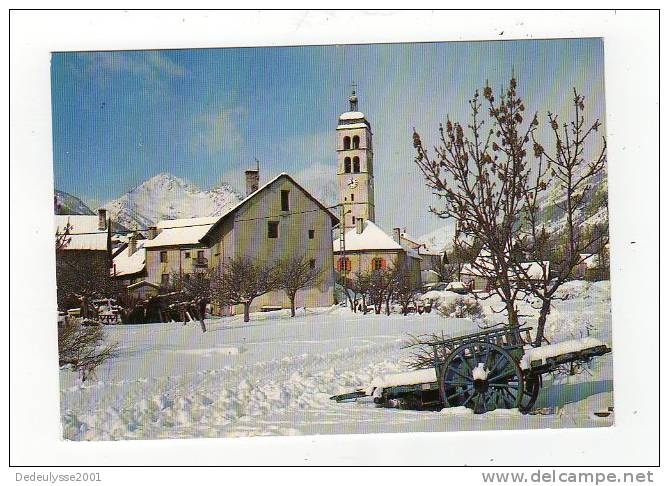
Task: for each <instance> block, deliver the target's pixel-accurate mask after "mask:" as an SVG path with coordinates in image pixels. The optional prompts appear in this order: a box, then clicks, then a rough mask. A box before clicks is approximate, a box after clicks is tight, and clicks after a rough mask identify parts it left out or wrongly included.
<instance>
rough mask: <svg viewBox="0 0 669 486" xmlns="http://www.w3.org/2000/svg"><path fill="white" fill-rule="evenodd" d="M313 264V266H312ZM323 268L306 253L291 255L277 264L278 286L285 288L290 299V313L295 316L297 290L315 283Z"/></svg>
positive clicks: (281, 288)
mask: <svg viewBox="0 0 669 486" xmlns="http://www.w3.org/2000/svg"><path fill="white" fill-rule="evenodd" d="M312 265H313V266H312ZM320 274H321V269H320V268H317V267H316V265H315V262H312V261H310V259H308V258H306V257H305V256H304V255H301V256H296V257H290V258H286V259H283V260H281V261H279V263H278V265H277V276H276V277H277V279H276V280H277V288H278V289H280V290H283V291H284V292H286V294H287V295H288V298H289V299H290V315H291V317H295V297H296V296H297V292H298V291H300V290H302V289H304V288H307V287H310V286H313V285H315V284H316V283H317V282H318V280H319V277H320Z"/></svg>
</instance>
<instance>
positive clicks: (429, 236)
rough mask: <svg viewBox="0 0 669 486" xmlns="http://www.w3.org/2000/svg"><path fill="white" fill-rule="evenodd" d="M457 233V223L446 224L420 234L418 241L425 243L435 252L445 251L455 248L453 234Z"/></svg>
mask: <svg viewBox="0 0 669 486" xmlns="http://www.w3.org/2000/svg"><path fill="white" fill-rule="evenodd" d="M454 235H455V225H454V224H453V223H449V224H446V225H445V226H442V227H441V228H438V229H436V230H434V231H431V232H429V233H426V234H424V235H423V236H420V237H419V238H417V239H418V243H423V244H424V245H425V246H426V247H427V249H428V250H429V251H431V252H434V253H444V252H445V251H450V250H451V249H452V248H453V236H454Z"/></svg>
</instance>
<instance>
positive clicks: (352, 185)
mask: <svg viewBox="0 0 669 486" xmlns="http://www.w3.org/2000/svg"><path fill="white" fill-rule="evenodd" d="M348 187H350V188H351V189H355V188H356V187H358V179H354V178H352V177H351V178H350V179H349V180H348Z"/></svg>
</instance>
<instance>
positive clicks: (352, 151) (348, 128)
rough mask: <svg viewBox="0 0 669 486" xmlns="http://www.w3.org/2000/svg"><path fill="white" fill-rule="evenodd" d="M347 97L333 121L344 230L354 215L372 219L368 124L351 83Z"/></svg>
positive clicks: (371, 171)
mask: <svg viewBox="0 0 669 486" xmlns="http://www.w3.org/2000/svg"><path fill="white" fill-rule="evenodd" d="M348 101H349V105H350V106H349V107H350V110H349V111H347V112H345V113H342V114H341V115H340V116H339V120H338V124H337V182H338V185H339V203H340V204H343V205H344V213H345V215H344V228H345V229H346V230H348V229H350V228H353V227H355V221H356V219H357V218H362V219H363V220H369V221H374V170H373V158H374V153H373V151H372V127H371V125H370V124H369V122H368V121H367V119H366V118H365V115H364V114H363V113H361V112H359V111H358V97H357V96H356V94H355V87H354V89H353V92H352V94H351V96H350V97H349V99H348Z"/></svg>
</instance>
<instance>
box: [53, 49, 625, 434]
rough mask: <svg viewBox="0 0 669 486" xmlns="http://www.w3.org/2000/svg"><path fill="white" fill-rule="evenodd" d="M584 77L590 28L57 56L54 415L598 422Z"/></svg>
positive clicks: (595, 240)
mask: <svg viewBox="0 0 669 486" xmlns="http://www.w3.org/2000/svg"><path fill="white" fill-rule="evenodd" d="M604 92H605V89H604V46H603V42H602V39H600V38H589V39H559V40H520V41H485V42H442V43H438V42H436V43H417V44H411V43H398V44H377V45H372V44H370V45H364V44H363V45H331V46H300V47H254V48H221V49H179V50H176V49H175V50H146V51H107V52H58V53H53V55H52V58H51V96H52V124H53V167H54V186H55V187H54V197H53V200H54V214H55V215H54V228H53V234H54V246H55V254H56V259H55V260H56V268H55V273H56V282H57V289H56V293H57V305H58V309H57V319H56V317H55V316H56V314H55V313H54V322H53V325H54V326H56V325H57V326H58V356H59V378H60V411H61V426H62V436H63V438H64V439H67V440H73V441H97V440H129V439H175V438H201V437H202V438H221V437H242V436H266V435H309V434H362V433H382V432H444V431H475V430H509V429H545V428H552V429H556V428H588V427H610V426H612V425H613V424H614V422H615V408H614V394H613V388H614V386H613V343H612V339H611V336H612V329H611V292H610V283H609V265H610V259H611V255H610V248H609V232H608V224H609V222H608V221H609V220H608V208H607V200H608V196H607V145H606V123H605V117H606V113H605V100H604ZM614 259H615V256H614Z"/></svg>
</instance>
